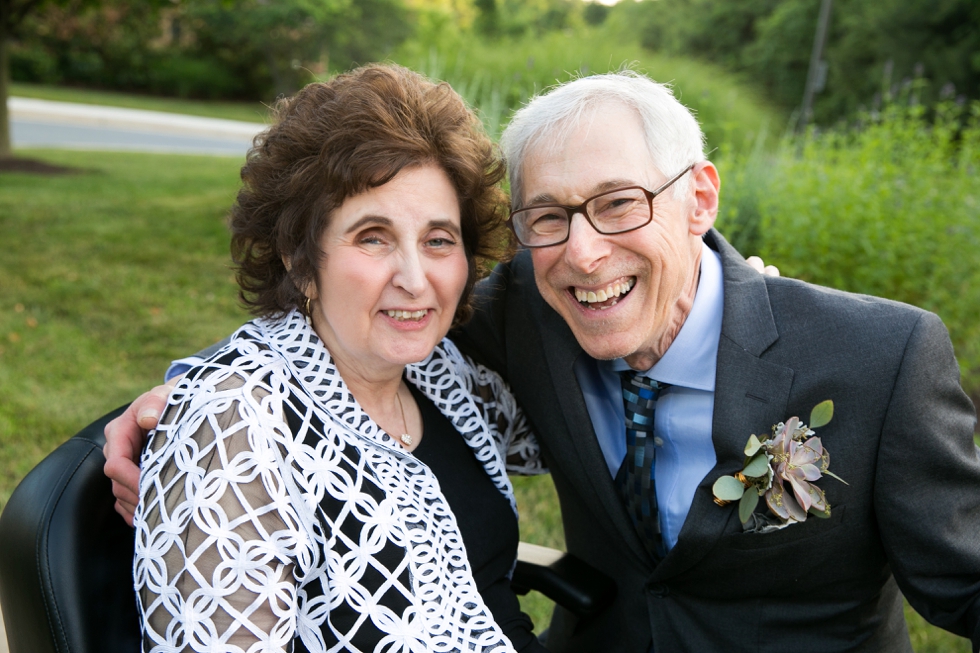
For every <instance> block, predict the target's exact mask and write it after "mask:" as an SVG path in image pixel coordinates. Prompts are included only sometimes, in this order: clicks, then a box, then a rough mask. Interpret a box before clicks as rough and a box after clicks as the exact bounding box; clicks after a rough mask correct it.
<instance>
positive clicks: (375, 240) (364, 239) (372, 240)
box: [357, 231, 387, 245]
mask: <svg viewBox="0 0 980 653" xmlns="http://www.w3.org/2000/svg"><path fill="white" fill-rule="evenodd" d="M357 242H358V243H359V244H361V245H383V244H385V243H386V242H387V239H385V237H384V236H383V235H382V234H379V233H377V232H375V231H369V232H368V233H365V234H361V235H360V236H358V238H357Z"/></svg>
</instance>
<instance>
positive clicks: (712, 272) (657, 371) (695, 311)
mask: <svg viewBox="0 0 980 653" xmlns="http://www.w3.org/2000/svg"><path fill="white" fill-rule="evenodd" d="M724 307H725V301H724V283H723V278H722V272H721V257H720V256H719V255H718V253H717V252H715V251H714V250H713V249H711V248H710V247H708V246H707V245H706V244H704V243H702V244H701V276H700V279H699V280H698V290H697V293H696V294H695V295H694V306H692V307H691V313H690V314H689V315H688V316H687V320H685V321H684V325H683V326H682V327H681V330H680V331H679V332H678V334H677V337H676V338H674V342H672V343H671V344H670V347H668V348H667V352H666V353H665V354H664V355H663V358H661V359H660V360H659V361H657V364H656V365H654V366H653V367H651V368H650V369H649V370H647V371H646V372H644V373H643V374H644V376H647V377H649V378H651V379H655V380H657V381H660V382H662V383H670V384H671V385H679V386H684V387H686V388H693V389H695V390H708V391H713V390H714V389H715V371H716V369H717V366H718V341H719V340H720V339H721V318H722V313H723V311H724ZM599 364H600V365H603V366H609V369H611V370H612V371H614V372H622V371H625V370H628V369H630V367H629V365H627V364H626V361H624V360H623V359H622V358H617V359H616V360H612V361H599Z"/></svg>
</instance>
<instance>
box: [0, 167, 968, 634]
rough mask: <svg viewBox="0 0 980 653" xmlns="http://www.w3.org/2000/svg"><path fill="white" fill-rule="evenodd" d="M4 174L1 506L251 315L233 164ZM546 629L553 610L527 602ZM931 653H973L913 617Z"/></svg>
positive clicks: (549, 508)
mask: <svg viewBox="0 0 980 653" xmlns="http://www.w3.org/2000/svg"><path fill="white" fill-rule="evenodd" d="M18 154H21V155H24V156H31V157H35V158H40V159H43V160H45V161H48V162H50V163H55V164H58V165H66V166H73V167H76V168H79V169H81V170H82V172H80V173H79V174H75V175H66V176H57V177H43V176H35V175H27V174H19V173H17V174H14V173H8V174H2V175H0V242H2V243H4V245H5V247H4V253H3V255H2V256H0V279H3V282H2V283H0V398H2V400H0V507H2V505H3V504H4V503H5V502H6V500H7V499H8V498H9V496H10V493H11V491H13V489H14V487H15V486H16V485H17V483H18V482H19V480H20V479H21V478H22V477H23V476H24V474H26V473H27V472H28V471H29V470H30V469H31V468H32V467H33V466H34V465H35V464H36V463H37V462H38V461H39V460H41V458H43V457H44V456H45V455H46V454H47V453H48V452H49V451H51V450H52V449H54V448H55V447H56V446H57V445H58V444H60V443H61V442H62V441H64V440H65V439H66V438H67V437H69V436H70V435H72V434H73V433H75V432H76V431H77V430H78V429H79V428H81V427H82V426H84V425H85V424H87V423H88V422H90V421H92V420H93V419H95V418H96V417H98V416H99V415H101V414H103V413H105V412H107V411H108V410H110V409H112V408H114V407H116V406H118V405H121V404H123V403H126V402H128V401H130V400H131V399H133V398H134V397H135V396H136V395H138V394H139V393H140V392H142V391H143V390H145V389H147V388H149V387H150V386H152V385H155V384H156V383H157V382H159V380H160V379H161V376H162V374H163V370H164V369H165V368H166V366H167V364H168V362H169V361H170V360H171V359H173V358H175V357H180V356H183V355H186V354H188V353H191V352H194V351H197V350H198V349H200V348H201V347H203V346H205V345H208V344H211V343H212V342H215V341H217V340H218V339H220V338H222V337H224V336H225V335H227V334H228V333H230V332H231V331H232V330H234V329H235V328H236V327H237V326H238V325H239V324H241V323H242V322H243V321H244V320H246V319H247V316H246V314H245V313H244V312H243V311H242V310H241V309H240V308H239V307H238V305H237V300H236V287H235V284H234V281H233V279H232V273H231V271H230V269H229V260H228V234H227V232H226V230H225V226H224V216H225V214H226V211H227V209H228V207H229V206H230V205H231V203H232V201H233V199H234V195H235V192H236V190H237V187H238V183H239V182H238V168H239V166H240V165H241V161H239V160H237V159H231V158H211V157H191V156H172V155H171V156H164V155H147V154H114V153H103V152H100V153H85V152H56V151H50V150H45V151H19V152H18ZM515 486H516V488H517V492H518V503H519V504H520V506H521V516H522V518H521V532H522V537H523V539H525V540H527V541H530V542H535V543H539V544H545V545H549V546H556V547H559V548H562V547H563V539H562V534H561V523H560V519H559V515H558V503H557V499H556V497H555V494H554V489H553V486H552V484H551V481H550V479H549V478H548V477H539V478H530V479H526V478H525V479H516V482H515ZM523 605H524V608H525V610H527V611H528V612H529V613H530V614H531V616H532V618H533V619H534V621H535V623H536V624H538V625H539V627H543V626H545V625H546V624H547V619H548V614H549V613H550V605H549V603H548V601H547V600H545V599H543V598H541V597H539V596H535V595H531V596H530V597H527V598H525V599H524V600H523ZM908 618H909V624H910V633H911V635H912V639H913V644H914V645H915V650H916V651H917V652H918V653H927V652H928V653H939V652H943V653H945V652H949V651H964V652H968V651H969V650H970V647H969V644H968V643H967V642H966V640H963V639H960V638H956V637H953V636H952V635H949V634H947V633H945V632H943V631H941V630H938V629H936V628H933V627H931V626H928V625H927V624H925V623H924V622H923V620H922V619H921V618H920V617H918V615H916V614H915V613H914V612H912V611H911V610H908Z"/></svg>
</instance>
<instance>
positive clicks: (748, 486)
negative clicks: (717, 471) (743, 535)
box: [712, 400, 844, 532]
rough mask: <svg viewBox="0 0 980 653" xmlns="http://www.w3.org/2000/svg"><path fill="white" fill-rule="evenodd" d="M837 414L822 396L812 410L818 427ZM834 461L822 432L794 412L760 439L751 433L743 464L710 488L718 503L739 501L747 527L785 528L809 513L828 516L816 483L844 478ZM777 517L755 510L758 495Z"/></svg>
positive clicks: (804, 517) (829, 402)
mask: <svg viewBox="0 0 980 653" xmlns="http://www.w3.org/2000/svg"><path fill="white" fill-rule="evenodd" d="M833 414H834V404H833V402H831V401H829V400H828V401H823V402H821V403H819V404H818V405H817V406H815V407H814V409H813V411H812V412H811V413H810V423H811V424H812V425H813V426H814V427H815V428H817V427H820V426H823V425H825V424H827V423H828V422H829V421H830V420H831V418H832V417H833ZM829 467H830V454H829V453H828V452H827V450H826V449H824V448H823V443H822V442H821V441H820V438H818V437H816V436H815V434H814V432H813V430H812V429H811V428H810V427H809V426H807V425H806V424H803V423H802V422H801V421H800V418H798V417H791V418H789V419H788V420H786V422H780V423H779V424H776V425H775V426H773V427H772V437H771V438H769V439H768V440H765V441H762V442H760V441H759V439H758V438H757V437H756V436H755V435H752V436H751V437H750V438H749V441H748V443H746V445H745V464H744V466H743V468H742V471H741V472H739V473H738V474H735V475H734V476H722V477H719V478H718V479H717V480H716V481H715V483H714V485H713V486H712V491H713V493H714V495H715V503H717V504H718V505H720V506H724V505H727V504H729V503H731V502H732V501H738V502H739V510H738V513H739V519H740V520H741V521H742V525H743V527H745V528H746V529H749V528H752V529H755V528H761V529H762V530H763V532H765V531H768V530H770V529H773V528H784V527H786V526H788V525H789V524H793V523H796V522H801V521H805V520H806V517H807V514H808V513H809V514H811V515H814V516H816V517H829V516H830V503H829V502H828V501H827V497H826V495H825V494H824V492H823V490H822V489H820V488H818V487H817V486H816V485H815V484H814V483H816V481H818V480H820V479H821V478H823V477H824V476H833V477H834V478H836V479H837V480H839V481H841V482H844V481H843V479H841V478H840V477H839V476H837V475H836V474H834V473H832V472H831V471H830V470H829V469H828V468H829ZM760 496H765V498H766V505H768V506H769V510H770V511H771V512H772V514H773V515H774V516H775V517H776V518H778V519H779V521H778V522H773V521H772V518H765V517H760V515H757V514H755V512H754V511H755V507H756V505H757V504H758V503H759V497H760Z"/></svg>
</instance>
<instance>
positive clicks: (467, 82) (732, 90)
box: [394, 27, 786, 148]
mask: <svg viewBox="0 0 980 653" xmlns="http://www.w3.org/2000/svg"><path fill="white" fill-rule="evenodd" d="M394 59H395V60H396V61H398V62H399V63H402V64H404V65H406V66H409V67H412V68H415V69H416V70H419V71H421V72H423V73H425V74H426V75H428V76H429V77H432V78H434V79H441V80H445V81H447V82H449V83H450V84H451V85H452V86H453V88H455V89H456V90H457V91H459V92H460V94H461V95H462V96H463V97H464V98H466V99H467V100H468V101H469V103H470V104H471V105H472V106H474V107H476V108H477V109H478V110H479V112H480V114H481V116H482V117H483V120H484V123H485V125H486V126H487V130H488V131H489V132H490V134H491V135H492V136H495V137H496V136H498V135H499V134H500V132H501V130H502V129H503V127H504V126H505V125H506V124H507V121H508V120H509V119H510V114H511V112H512V111H513V110H514V109H516V108H518V107H519V106H520V105H521V104H523V103H524V102H525V101H526V100H527V99H528V98H530V97H531V96H533V95H534V94H536V93H539V92H541V91H542V90H544V89H547V88H550V87H551V86H554V85H555V84H557V83H560V82H565V81H568V80H569V79H572V78H574V77H577V76H581V75H588V74H595V73H604V72H610V71H615V70H620V69H622V68H624V67H629V68H632V69H633V70H636V71H638V72H641V73H645V74H647V75H649V76H650V77H652V78H653V79H656V80H657V81H659V82H665V83H670V84H672V85H673V87H674V92H675V93H676V95H677V96H678V98H679V99H680V100H681V101H682V102H683V103H684V104H685V105H687V106H688V107H690V108H691V109H693V110H694V111H695V113H696V114H697V116H698V119H699V120H700V121H701V123H702V126H703V128H704V130H705V133H706V135H707V139H708V147H709V148H714V147H717V146H719V145H720V144H722V143H725V142H731V143H737V144H739V145H741V144H742V143H743V142H747V141H748V142H751V141H752V140H754V139H755V138H756V137H758V135H759V134H764V133H768V131H769V129H770V126H773V125H774V126H775V129H776V130H777V131H779V130H781V129H782V127H783V124H784V122H785V119H786V118H785V116H784V115H783V114H781V113H779V112H778V111H776V110H774V109H772V108H770V107H769V106H767V105H766V103H765V102H764V101H763V100H761V99H760V98H759V96H757V95H755V94H754V93H753V92H751V91H750V90H749V89H747V88H746V87H745V86H743V85H740V84H738V83H736V82H734V81H731V78H730V77H729V76H726V75H725V74H723V73H722V72H720V70H719V69H717V68H714V67H713V66H710V65H707V64H701V63H698V62H695V61H693V60H690V59H680V58H673V57H667V56H663V55H659V54H652V53H650V52H648V51H646V50H644V49H643V48H642V47H641V46H640V44H639V42H638V40H631V39H629V38H624V37H623V36H622V35H621V34H615V33H612V32H610V31H609V30H606V29H602V28H593V27H581V28H578V29H575V30H565V31H556V32H549V33H546V34H543V35H540V36H536V37H530V38H529V37H523V38H520V39H514V38H501V39H499V40H485V39H465V40H459V41H453V40H448V41H446V42H442V43H438V44H426V43H421V42H411V43H408V44H406V45H405V46H403V47H402V49H401V50H399V51H398V52H397V53H396V54H395V55H394Z"/></svg>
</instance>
